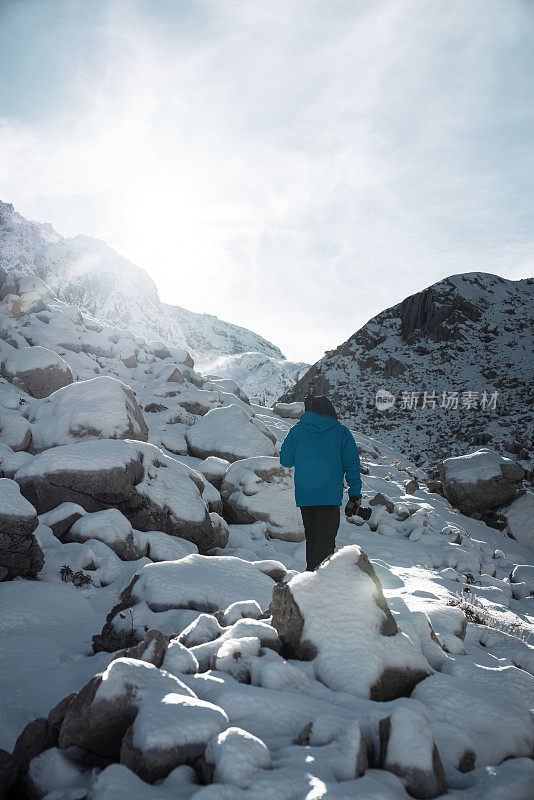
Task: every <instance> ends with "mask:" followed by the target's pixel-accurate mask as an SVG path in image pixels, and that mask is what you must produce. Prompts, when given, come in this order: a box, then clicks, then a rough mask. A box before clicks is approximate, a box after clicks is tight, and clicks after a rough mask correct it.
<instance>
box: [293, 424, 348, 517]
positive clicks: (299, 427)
mask: <svg viewBox="0 0 534 800" xmlns="http://www.w3.org/2000/svg"><path fill="white" fill-rule="evenodd" d="M280 463H281V464H282V466H283V467H295V502H296V504H297V506H299V507H300V506H323V505H324V506H340V505H341V503H342V501H343V475H346V476H347V483H348V484H349V495H351V496H355V495H359V494H360V493H361V489H362V481H361V478H360V456H359V453H358V448H357V447H356V442H355V441H354V438H353V436H352V433H351V432H350V431H349V429H348V428H346V427H345V426H344V425H342V424H341V423H340V422H338V420H337V419H334V418H333V417H327V416H325V415H323V414H316V413H315V412H314V411H306V412H305V413H304V414H303V415H302V417H301V418H300V420H299V422H298V423H297V424H296V425H294V426H293V427H292V428H291V429H290V431H289V433H288V434H287V436H286V438H285V439H284V443H283V444H282V449H281V450H280Z"/></svg>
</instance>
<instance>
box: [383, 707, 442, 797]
mask: <svg viewBox="0 0 534 800" xmlns="http://www.w3.org/2000/svg"><path fill="white" fill-rule="evenodd" d="M380 765H381V767H383V769H387V770H389V771H390V772H393V773H394V774H395V775H399V776H400V777H401V778H403V780H404V781H405V785H406V789H407V791H408V792H409V794H410V795H411V796H412V797H417V798H421V799H422V800H427V799H428V800H430V799H431V798H433V797H438V796H439V795H441V794H443V793H444V792H445V791H446V789H447V784H446V782H445V770H444V769H443V764H442V762H441V757H440V754H439V750H438V748H437V747H436V744H435V742H434V740H433V738H432V731H431V729H430V726H429V724H428V722H427V720H426V719H425V716H424V714H423V713H422V712H421V711H420V710H419V709H416V708H412V707H409V706H408V705H399V706H397V707H396V708H395V709H394V710H393V712H392V714H391V715H390V716H389V717H386V718H385V719H382V720H380Z"/></svg>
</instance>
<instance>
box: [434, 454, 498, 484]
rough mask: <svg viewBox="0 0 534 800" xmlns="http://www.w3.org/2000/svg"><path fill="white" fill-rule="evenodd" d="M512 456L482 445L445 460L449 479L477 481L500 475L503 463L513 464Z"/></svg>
mask: <svg viewBox="0 0 534 800" xmlns="http://www.w3.org/2000/svg"><path fill="white" fill-rule="evenodd" d="M513 463H514V462H513V461H512V460H511V459H510V458H506V457H505V456H501V455H499V453H497V452H495V450H491V449H490V448H489V447H481V448H480V449H479V450H475V452H474V453H467V454H466V455H465V456H456V457H455V458H446V459H444V461H443V466H444V468H445V474H446V477H447V480H455V481H458V482H459V483H476V481H487V480H490V478H495V477H498V476H500V475H501V474H502V473H501V464H513Z"/></svg>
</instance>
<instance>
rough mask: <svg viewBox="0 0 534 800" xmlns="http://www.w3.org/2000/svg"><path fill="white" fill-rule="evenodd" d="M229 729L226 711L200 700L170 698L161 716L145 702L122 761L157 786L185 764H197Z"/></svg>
mask: <svg viewBox="0 0 534 800" xmlns="http://www.w3.org/2000/svg"><path fill="white" fill-rule="evenodd" d="M227 726H228V717H227V715H226V713H225V712H224V711H223V710H222V708H219V706H216V705H214V704H213V703H208V702H207V701H205V700H199V699H198V698H197V697H187V696H185V695H178V694H174V695H171V697H169V696H167V697H165V702H164V703H161V704H160V705H159V707H158V708H157V714H156V713H154V709H153V708H151V707H150V706H148V704H147V703H145V704H143V705H142V706H141V708H140V709H139V713H138V714H137V717H136V719H135V722H134V724H133V725H132V726H131V728H130V729H129V730H128V731H127V732H126V735H125V736H124V738H123V740H122V745H121V753H120V762H121V764H124V765H125V766H127V767H129V768H130V769H131V770H132V771H133V772H135V773H136V774H137V775H139V777H140V778H142V779H143V780H144V781H147V782H148V783H153V782H154V781H157V780H160V779H161V778H165V777H166V776H167V775H168V774H169V772H171V771H172V770H173V769H175V768H176V767H178V766H180V765H181V764H189V763H195V762H196V761H197V759H198V758H199V757H200V756H202V755H204V751H205V749H206V745H207V744H208V742H209V741H210V739H212V738H213V737H214V736H217V734H219V733H220V732H221V731H223V730H224V729H225V728H226V727H227Z"/></svg>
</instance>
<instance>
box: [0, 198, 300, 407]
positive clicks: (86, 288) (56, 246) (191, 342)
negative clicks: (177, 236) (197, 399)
mask: <svg viewBox="0 0 534 800" xmlns="http://www.w3.org/2000/svg"><path fill="white" fill-rule="evenodd" d="M0 265H1V266H3V267H4V268H5V269H6V270H7V271H8V272H11V273H13V274H15V275H21V274H22V275H37V276H38V277H39V278H41V279H42V280H44V281H45V282H46V283H47V284H48V286H50V288H51V289H52V290H53V291H54V292H55V293H56V294H57V296H58V297H59V298H60V299H61V300H63V301H64V302H66V303H69V304H73V305H76V306H78V308H80V310H81V311H83V312H84V313H87V314H90V315H91V316H94V317H97V318H98V319H101V320H104V321H106V322H107V323H108V324H110V325H115V326H117V327H119V328H126V329H128V330H130V331H131V332H132V333H133V334H134V335H136V336H140V337H142V338H144V339H146V340H148V341H150V340H152V341H153V340H156V341H161V342H162V343H163V344H165V345H167V346H171V347H187V349H188V350H189V352H190V353H191V354H192V355H193V357H194V358H195V360H196V361H197V362H198V363H199V364H208V363H210V362H214V360H216V359H217V358H218V357H220V356H232V355H240V354H242V353H247V354H253V357H252V358H249V359H246V360H245V361H244V362H242V363H241V365H240V368H239V370H237V371H239V373H240V375H242V374H243V370H244V369H245V368H246V365H247V364H249V365H250V374H249V375H247V380H246V384H247V390H248V391H249V392H250V394H251V395H253V396H254V395H258V396H260V397H263V396H265V394H266V382H265V380H264V378H265V376H264V375H263V376H262V375H261V374H259V373H258V371H257V367H258V363H260V362H261V361H262V359H263V357H267V359H265V360H268V361H269V365H270V366H269V381H270V382H269V389H268V392H267V401H268V402H272V401H274V400H275V399H276V397H277V396H278V395H279V394H281V393H282V392H284V391H285V390H286V389H287V388H288V386H289V385H291V384H293V383H294V382H295V379H296V378H297V377H298V373H299V369H300V368H301V367H302V366H303V365H301V364H298V365H295V364H293V363H290V362H287V361H286V359H285V358H284V356H283V354H282V352H281V351H280V349H279V348H278V347H276V345H274V344H272V343H271V342H269V341H267V340H266V339H264V338H263V337H262V336H259V335H258V334H257V333H254V332H253V331H250V330H248V329H247V328H242V327H239V326H237V325H233V324H231V323H228V322H224V321H223V320H220V319H218V318H217V317H215V316H212V315H210V314H197V313H194V312H192V311H188V310H186V309H184V308H181V307H179V306H171V305H167V304H166V303H163V302H162V301H161V300H160V298H159V295H158V291H157V288H156V285H155V283H154V281H153V280H152V279H151V278H150V277H149V276H148V275H147V273H146V272H145V271H144V270H142V269H140V268H139V267H136V266H135V265H134V264H132V262H131V261H128V259H126V258H124V257H123V256H121V255H120V254H119V253H117V252H116V251H115V250H113V248H111V247H109V246H108V245H107V244H106V243H105V242H102V241H100V240H98V239H94V238H91V237H89V236H82V235H80V236H75V237H73V238H64V237H63V236H61V235H60V234H59V233H58V232H57V231H55V230H54V228H53V227H52V226H51V225H48V224H42V223H39V222H31V221H29V220H27V219H25V218H24V217H23V216H22V215H21V214H19V213H17V212H16V211H15V210H14V208H13V206H12V205H11V204H10V203H1V202H0ZM210 371H212V370H210ZM218 372H219V375H220V377H224V378H233V376H234V374H235V373H236V368H235V366H234V363H233V362H232V360H231V359H230V360H224V359H223V360H222V361H221V362H220V364H219V366H218ZM255 375H258V377H259V378H260V380H259V381H258V382H257V383H255Z"/></svg>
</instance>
